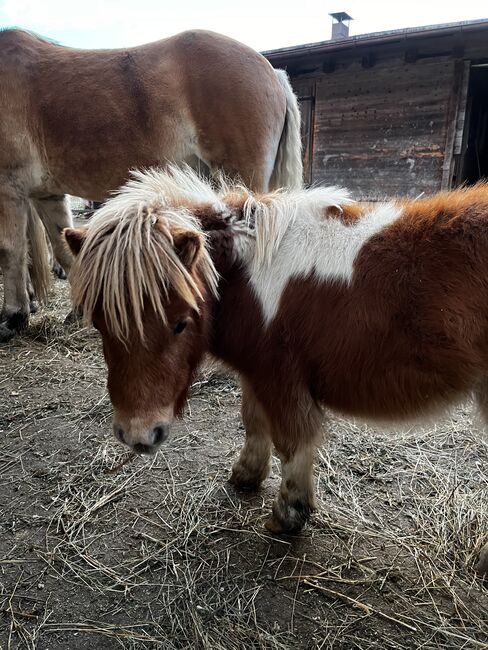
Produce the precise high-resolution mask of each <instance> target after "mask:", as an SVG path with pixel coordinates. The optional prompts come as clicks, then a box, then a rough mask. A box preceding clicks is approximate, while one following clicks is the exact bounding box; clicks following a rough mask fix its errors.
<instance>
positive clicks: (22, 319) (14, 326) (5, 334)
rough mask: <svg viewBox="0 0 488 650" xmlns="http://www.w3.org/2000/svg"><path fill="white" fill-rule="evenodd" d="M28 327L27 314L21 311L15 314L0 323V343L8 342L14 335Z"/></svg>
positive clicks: (4, 318)
mask: <svg viewBox="0 0 488 650" xmlns="http://www.w3.org/2000/svg"><path fill="white" fill-rule="evenodd" d="M28 325H29V314H24V313H23V312H21V311H18V312H15V313H14V314H11V315H10V316H8V317H5V316H4V317H3V319H2V320H1V321H0V342H1V343H6V342H7V341H10V339H12V338H13V337H14V336H15V335H16V334H18V333H19V332H22V331H23V330H25V329H26V328H27V326H28Z"/></svg>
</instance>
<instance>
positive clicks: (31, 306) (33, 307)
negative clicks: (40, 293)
mask: <svg viewBox="0 0 488 650" xmlns="http://www.w3.org/2000/svg"><path fill="white" fill-rule="evenodd" d="M38 309H39V305H38V303H37V302H36V301H35V300H31V301H30V302H29V311H30V313H31V314H35V313H36V312H37V311H38Z"/></svg>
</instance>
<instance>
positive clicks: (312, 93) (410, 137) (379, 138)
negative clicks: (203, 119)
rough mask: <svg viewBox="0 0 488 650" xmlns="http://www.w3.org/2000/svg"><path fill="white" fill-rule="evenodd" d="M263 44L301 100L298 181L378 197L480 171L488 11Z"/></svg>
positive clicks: (487, 103)
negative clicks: (441, 21)
mask: <svg viewBox="0 0 488 650" xmlns="http://www.w3.org/2000/svg"><path fill="white" fill-rule="evenodd" d="M334 16H335V19H336V21H338V22H336V24H335V25H333V28H335V29H333V37H332V38H331V39H330V40H328V41H323V42H319V43H310V44H307V45H299V46H296V47H287V48H283V49H279V50H272V51H268V52H264V54H265V56H266V57H267V58H268V59H269V61H270V62H271V63H272V64H273V65H274V66H275V67H278V68H285V69H286V70H287V71H288V73H289V75H290V77H291V80H292V83H293V86H294V88H295V91H296V92H297V94H298V96H299V98H300V105H301V109H302V116H303V126H302V135H303V143H304V159H305V160H304V162H305V172H306V180H307V181H308V182H309V183H315V182H319V183H324V184H338V185H343V186H346V187H348V188H350V189H351V190H352V191H353V193H354V195H355V197H356V198H358V199H370V200H378V199H381V198H384V197H389V196H395V195H399V194H406V195H408V196H410V197H415V196H418V195H420V194H422V193H426V194H430V193H432V192H435V191H437V190H439V189H441V188H442V189H444V188H451V187H455V186H457V185H459V184H461V183H466V182H467V183H473V182H475V181H476V180H478V179H479V178H482V177H488V19H486V20H479V21H469V22H462V23H451V24H446V25H436V26H430V27H421V28H412V29H402V30H395V31H389V32H379V33H374V34H365V35H361V36H352V37H350V36H348V29H347V27H346V23H347V20H348V19H350V17H349V16H347V14H334Z"/></svg>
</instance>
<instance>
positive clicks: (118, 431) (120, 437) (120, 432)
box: [114, 424, 125, 444]
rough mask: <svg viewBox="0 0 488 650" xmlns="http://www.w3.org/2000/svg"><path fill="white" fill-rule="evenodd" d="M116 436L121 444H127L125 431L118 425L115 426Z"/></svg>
mask: <svg viewBox="0 0 488 650" xmlns="http://www.w3.org/2000/svg"><path fill="white" fill-rule="evenodd" d="M114 435H115V437H116V438H117V439H118V440H120V442H123V443H124V444H125V440H124V430H123V429H122V427H119V426H118V425H116V424H114Z"/></svg>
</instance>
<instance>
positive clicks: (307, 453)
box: [266, 399, 322, 533]
mask: <svg viewBox="0 0 488 650" xmlns="http://www.w3.org/2000/svg"><path fill="white" fill-rule="evenodd" d="M290 403H295V404H296V403H297V402H295V400H293V399H290ZM285 412H286V409H285V408H284V409H283V413H285ZM300 414H302V417H300ZM288 416H289V420H288V422H286V421H284V418H282V417H280V423H279V424H278V423H273V433H272V437H273V443H274V445H275V448H276V451H277V452H278V454H279V456H280V459H281V487H280V491H279V493H278V496H277V497H276V499H275V501H274V503H273V512H272V515H271V517H270V518H269V519H268V521H267V522H266V527H267V528H268V530H270V531H271V532H273V533H294V532H298V531H300V530H301V529H302V528H303V526H304V525H305V523H306V522H307V520H308V519H309V517H310V515H311V514H312V512H313V511H314V510H315V505H316V502H315V487H314V481H313V463H314V458H315V452H316V449H317V444H318V439H319V431H320V423H321V420H322V413H321V411H320V409H319V408H318V407H317V406H316V405H315V404H313V402H312V400H311V399H308V400H306V404H305V403H303V404H302V410H301V411H299V412H296V413H294V414H290V413H288Z"/></svg>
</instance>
